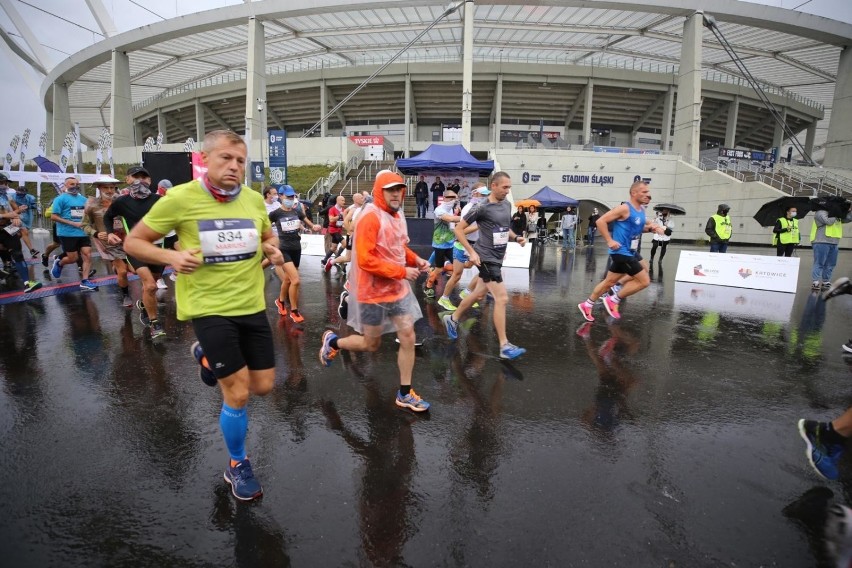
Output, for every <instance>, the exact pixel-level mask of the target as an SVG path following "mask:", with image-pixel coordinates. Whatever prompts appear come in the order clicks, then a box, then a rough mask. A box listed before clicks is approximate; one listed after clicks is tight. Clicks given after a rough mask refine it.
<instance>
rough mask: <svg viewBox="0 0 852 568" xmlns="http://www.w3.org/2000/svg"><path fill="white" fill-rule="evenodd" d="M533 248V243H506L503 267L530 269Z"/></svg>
mask: <svg viewBox="0 0 852 568" xmlns="http://www.w3.org/2000/svg"><path fill="white" fill-rule="evenodd" d="M532 249H533V246H532V243H526V244H525V245H524V246H521V245H519V244H518V243H509V244H508V245H506V257H505V258H504V259H503V267H504V268H525V269H527V270H529V269H530V258H531V256H532Z"/></svg>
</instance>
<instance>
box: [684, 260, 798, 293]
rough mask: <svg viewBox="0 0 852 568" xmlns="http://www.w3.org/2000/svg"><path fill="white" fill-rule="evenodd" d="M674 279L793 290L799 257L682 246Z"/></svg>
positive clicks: (776, 290) (742, 286)
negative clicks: (711, 250)
mask: <svg viewBox="0 0 852 568" xmlns="http://www.w3.org/2000/svg"><path fill="white" fill-rule="evenodd" d="M675 280H677V281H680V282H695V283H697V284H715V285H717V286H732V287H735V288H749V289H752V290H771V291H775V292H792V293H795V292H796V285H797V284H798V281H799V259H798V258H796V257H789V258H787V257H783V256H762V255H756V254H722V253H710V252H703V251H692V250H684V251H681V252H680V258H679V259H678V264H677V273H676V275H675Z"/></svg>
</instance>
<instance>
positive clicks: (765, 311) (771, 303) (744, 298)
mask: <svg viewBox="0 0 852 568" xmlns="http://www.w3.org/2000/svg"><path fill="white" fill-rule="evenodd" d="M795 299H796V297H795V296H792V295H790V294H786V293H784V292H770V291H767V290H749V289H747V288H746V289H744V288H732V287H727V286H713V285H712V284H694V283H691V282H675V289H674V306H675V308H676V309H678V310H682V311H692V310H694V311H702V312H717V313H720V314H727V315H733V316H738V317H746V318H757V319H762V320H769V321H778V322H784V323H786V322H789V321H790V315H791V314H792V312H793V302H794V301H795Z"/></svg>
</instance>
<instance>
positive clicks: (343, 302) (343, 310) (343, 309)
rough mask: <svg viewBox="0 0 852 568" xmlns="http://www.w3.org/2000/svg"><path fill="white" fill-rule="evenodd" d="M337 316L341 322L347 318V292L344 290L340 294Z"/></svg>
mask: <svg viewBox="0 0 852 568" xmlns="http://www.w3.org/2000/svg"><path fill="white" fill-rule="evenodd" d="M337 315H339V316H340V319H342V320H345V319H346V318H347V317H349V292H347V291H346V290H344V291H343V292H341V293H340V303H339V304H338V305H337Z"/></svg>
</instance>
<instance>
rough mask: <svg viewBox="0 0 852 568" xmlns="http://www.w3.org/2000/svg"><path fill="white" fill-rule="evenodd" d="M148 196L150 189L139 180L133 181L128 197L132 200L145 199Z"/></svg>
mask: <svg viewBox="0 0 852 568" xmlns="http://www.w3.org/2000/svg"><path fill="white" fill-rule="evenodd" d="M149 195H151V188H150V187H149V186H148V184H147V183H144V182H143V181H141V180H136V181H134V182H133V184H132V185H131V186H130V196H131V197H132V198H133V199H145V198H146V197H148V196H149Z"/></svg>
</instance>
